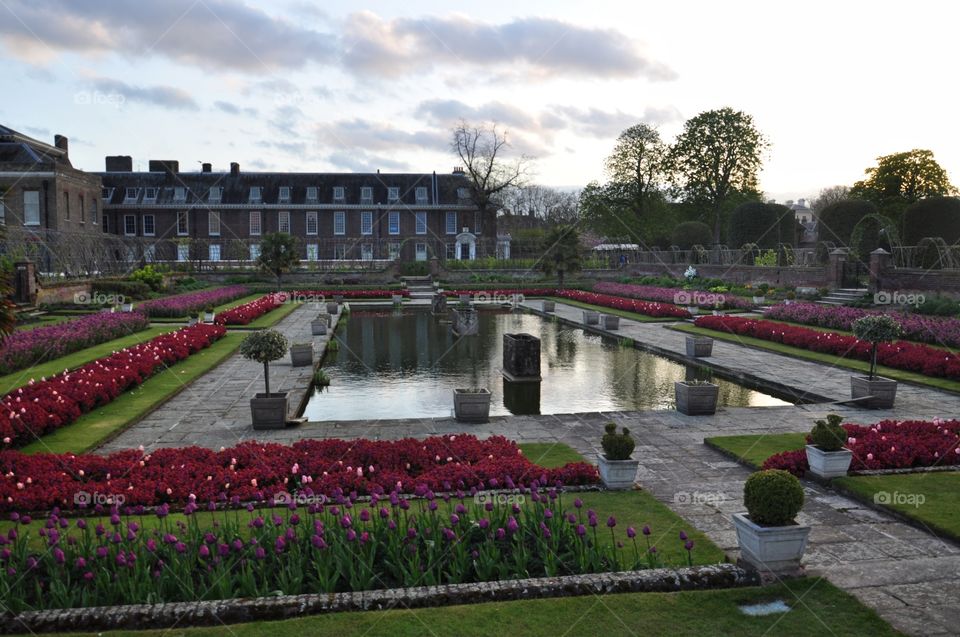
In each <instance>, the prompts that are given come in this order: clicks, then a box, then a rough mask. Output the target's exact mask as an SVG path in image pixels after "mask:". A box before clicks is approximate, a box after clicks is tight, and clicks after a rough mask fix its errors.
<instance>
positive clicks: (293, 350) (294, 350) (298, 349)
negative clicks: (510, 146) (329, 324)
mask: <svg viewBox="0 0 960 637" xmlns="http://www.w3.org/2000/svg"><path fill="white" fill-rule="evenodd" d="M290 364H291V365H293V366H294V367H306V366H307V365H313V343H296V344H294V345H291V346H290Z"/></svg>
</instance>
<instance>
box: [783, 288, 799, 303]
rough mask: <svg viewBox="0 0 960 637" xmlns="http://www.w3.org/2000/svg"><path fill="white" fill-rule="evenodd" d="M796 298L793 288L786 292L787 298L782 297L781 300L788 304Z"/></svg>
mask: <svg viewBox="0 0 960 637" xmlns="http://www.w3.org/2000/svg"><path fill="white" fill-rule="evenodd" d="M796 298H797V293H796V292H794V291H793V290H790V291H788V292H787V298H786V299H784V301H783V302H784V303H785V304H786V305H790V304H791V303H793V302H794V301H795V300H796Z"/></svg>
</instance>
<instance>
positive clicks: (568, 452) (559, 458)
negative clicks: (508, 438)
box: [517, 442, 586, 469]
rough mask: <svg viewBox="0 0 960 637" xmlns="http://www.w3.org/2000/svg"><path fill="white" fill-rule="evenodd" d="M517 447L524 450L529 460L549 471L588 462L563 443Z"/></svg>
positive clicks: (540, 443) (521, 444)
mask: <svg viewBox="0 0 960 637" xmlns="http://www.w3.org/2000/svg"><path fill="white" fill-rule="evenodd" d="M517 446H519V447H520V449H522V450H523V455H525V456H526V457H527V460H529V461H530V462H532V463H534V464H538V465H540V466H541V467H547V468H548V469H552V468H554V467H562V466H563V465H565V464H567V463H569V462H584V461H586V459H585V458H584V457H583V456H581V455H580V453H579V452H578V451H577V450H576V449H574V448H573V447H570V446H569V445H565V444H563V443H562V442H557V443H553V442H524V443H520V444H518V445H517Z"/></svg>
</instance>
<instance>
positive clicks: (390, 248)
mask: <svg viewBox="0 0 960 637" xmlns="http://www.w3.org/2000/svg"><path fill="white" fill-rule="evenodd" d="M387 254H389V255H390V259H391V260H393V261H396V260H397V259H399V258H400V243H399V242H397V241H391V242H390V243H388V244H387Z"/></svg>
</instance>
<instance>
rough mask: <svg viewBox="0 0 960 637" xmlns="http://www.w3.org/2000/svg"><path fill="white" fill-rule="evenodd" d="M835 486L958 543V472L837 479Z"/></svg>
mask: <svg viewBox="0 0 960 637" xmlns="http://www.w3.org/2000/svg"><path fill="white" fill-rule="evenodd" d="M835 484H837V485H838V486H839V487H841V488H845V489H849V490H850V491H852V492H853V493H854V494H856V495H857V496H859V497H861V498H863V499H864V500H866V501H867V502H874V503H876V504H882V505H884V506H886V507H889V508H891V509H893V510H894V511H897V512H898V513H902V514H904V515H907V516H909V517H911V518H913V519H915V520H919V521H920V522H922V523H923V524H924V525H925V526H928V527H929V528H930V529H932V530H933V531H934V532H936V533H938V534H940V535H949V536H950V537H953V538H954V539H956V540H960V472H956V471H935V472H928V473H905V474H898V475H885V476H847V477H846V478H837V479H836V480H835Z"/></svg>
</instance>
